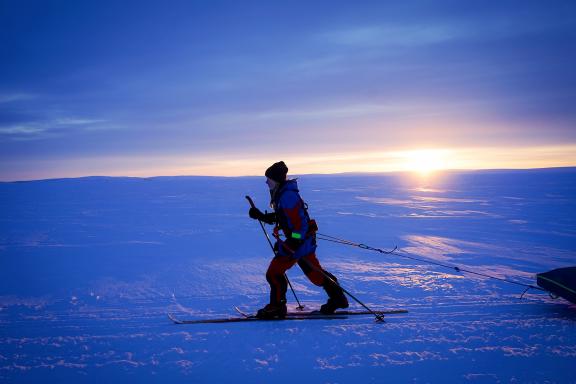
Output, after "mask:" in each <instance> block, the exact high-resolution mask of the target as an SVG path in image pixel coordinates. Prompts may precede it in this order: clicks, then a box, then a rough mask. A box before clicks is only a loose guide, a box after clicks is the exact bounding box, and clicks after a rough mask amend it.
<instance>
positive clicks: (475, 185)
mask: <svg viewBox="0 0 576 384" xmlns="http://www.w3.org/2000/svg"><path fill="white" fill-rule="evenodd" d="M299 184H300V187H301V192H302V195H303V197H304V198H305V199H306V200H307V202H308V204H309V206H310V212H311V214H312V215H313V217H314V218H316V220H317V221H318V223H319V226H320V232H322V233H326V234H329V235H332V236H338V237H343V238H346V239H349V240H353V241H355V242H359V243H365V244H369V245H371V246H374V247H378V248H383V249H391V248H393V247H394V246H395V245H397V246H398V247H399V250H398V252H397V255H384V254H380V253H376V252H370V251H366V250H362V249H359V248H353V247H347V246H343V245H338V244H334V243H330V242H320V244H319V245H320V246H319V250H318V255H319V258H320V261H321V262H322V264H323V266H324V267H325V268H326V269H327V270H329V271H331V272H332V273H334V274H335V275H336V276H338V278H339V279H340V282H341V284H342V285H343V286H344V287H345V288H347V289H348V290H350V291H351V292H353V293H354V294H355V295H356V296H357V297H358V298H360V299H361V300H363V301H364V302H365V303H366V304H368V305H369V306H371V307H373V308H375V309H395V308H405V309H408V310H409V313H407V314H397V315H389V316H387V317H386V319H387V322H386V323H384V324H379V323H375V322H373V321H372V319H371V318H370V317H362V316H359V317H354V318H350V319H346V320H318V321H287V322H258V323H242V324H239V323H232V324H212V325H208V324H207V325H190V326H184V325H174V324H172V323H171V322H170V321H169V320H168V319H167V317H166V314H167V313H168V312H172V313H175V314H177V315H178V316H179V317H181V318H209V317H224V316H234V315H236V314H235V312H234V310H233V306H234V305H239V306H241V307H242V308H244V309H245V310H248V311H250V310H255V309H256V308H258V307H259V306H262V305H264V304H265V303H266V300H267V295H268V287H267V283H266V281H265V278H264V272H265V270H266V267H267V263H268V261H269V259H270V256H271V255H270V254H271V252H270V249H269V246H268V244H267V242H266V240H265V239H264V237H263V234H262V232H261V229H260V227H259V225H258V224H257V223H256V222H254V221H253V220H250V219H249V218H248V216H247V210H248V204H247V202H246V200H245V199H244V196H245V195H251V196H252V197H253V198H254V200H255V201H256V203H257V204H258V205H259V206H260V208H262V209H264V208H266V206H267V201H268V196H267V193H268V192H267V190H266V185H265V184H264V178H254V177H245V178H209V177H160V178H151V179H137V178H105V177H97V178H82V179H62V180H46V181H34V182H21V183H0V212H1V214H0V229H1V230H0V263H1V264H0V265H1V268H0V381H2V382H59V383H62V382H70V383H72V382H73V383H78V382H94V383H96V382H98V383H101V382H128V381H131V382H193V383H194V382H199V383H204V382H206V383H208V382H210V383H212V382H232V381H234V382H237V381H239V380H240V381H242V382H247V383H269V382H275V383H294V382H300V383H357V382H362V383H382V382H391V383H395V382H416V383H436V382H438V383H440V382H441V383H461V382H473V383H496V382H522V383H524V382H532V383H576V370H575V369H574V367H575V366H576V365H575V364H576V307H575V306H574V305H570V304H569V303H568V302H566V301H564V300H562V299H557V300H554V299H552V298H550V297H549V296H547V295H546V294H543V293H540V292H538V291H534V290H531V291H528V293H526V294H525V295H524V298H523V299H520V295H521V294H522V291H523V288H522V287H519V286H515V285H511V284H505V283H502V282H499V281H495V280H491V279H486V278H484V277H481V276H477V275H469V274H462V273H459V272H457V271H456V270H454V269H447V268H442V267H437V266H432V265H429V264H423V263H420V262H417V261H415V260H412V259H407V258H403V257H401V255H409V256H412V257H417V258H419V259H426V260H430V261H433V262H436V263H442V264H447V265H452V266H459V267H463V268H467V269H470V270H473V271H476V272H479V273H483V274H488V275H492V276H495V277H498V278H504V279H511V280H514V281H517V282H521V283H525V284H535V279H534V275H535V274H536V273H538V272H542V271H546V270H549V269H553V268H557V267H564V266H572V265H576V209H575V202H576V170H575V169H553V170H534V171H492V172H469V173H446V174H443V175H441V176H439V177H436V178H430V179H428V180H419V179H415V178H411V177H409V176H407V175H333V176H302V177H300V178H299ZM288 275H289V277H290V279H291V281H292V283H293V285H294V288H295V290H296V291H297V293H298V295H299V298H300V300H301V301H303V302H304V303H305V304H306V306H307V307H308V308H310V309H314V308H316V307H318V306H319V305H320V304H322V303H323V302H324V300H325V295H324V293H323V292H322V291H321V290H320V289H318V288H317V287H315V286H313V285H312V284H311V283H309V282H308V281H307V280H306V278H305V277H303V275H302V273H301V271H300V270H299V269H298V267H294V268H293V269H292V270H290V271H289V273H288ZM288 298H289V300H290V301H291V303H290V305H291V306H292V307H294V306H295V302H294V300H293V298H292V297H291V296H290V293H289V296H288ZM355 306H357V305H355Z"/></svg>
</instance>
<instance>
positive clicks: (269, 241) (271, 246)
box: [246, 196, 304, 311]
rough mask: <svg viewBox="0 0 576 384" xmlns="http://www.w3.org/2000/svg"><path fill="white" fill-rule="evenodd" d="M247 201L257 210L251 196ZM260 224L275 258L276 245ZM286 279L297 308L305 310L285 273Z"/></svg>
mask: <svg viewBox="0 0 576 384" xmlns="http://www.w3.org/2000/svg"><path fill="white" fill-rule="evenodd" d="M246 200H248V202H249V203H250V206H251V207H252V208H256V205H255V204H254V201H253V200H252V198H251V197H250V196H246ZM258 222H259V223H260V228H262V231H263V232H264V235H265V236H266V240H268V244H269V245H270V248H271V249H272V252H273V253H274V256H276V251H275V250H274V245H272V240H270V236H269V235H268V232H266V228H264V224H262V221H261V220H260V219H258ZM284 277H285V278H286V281H287V282H288V286H289V287H290V290H291V291H292V294H293V295H294V298H295V299H296V302H297V303H298V306H297V307H296V309H298V310H299V311H301V310H303V309H304V306H303V305H302V304H300V300H298V296H296V292H295V291H294V288H293V287H292V283H291V282H290V279H288V275H286V273H284Z"/></svg>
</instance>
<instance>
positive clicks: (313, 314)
mask: <svg viewBox="0 0 576 384" xmlns="http://www.w3.org/2000/svg"><path fill="white" fill-rule="evenodd" d="M234 309H235V310H236V312H238V313H239V314H240V316H239V317H224V318H216V319H194V320H182V319H178V318H177V317H176V316H174V315H173V314H171V313H168V318H169V319H170V320H172V321H173V322H174V323H175V324H218V323H242V322H250V321H284V320H334V319H347V318H348V316H355V315H373V313H372V312H369V311H336V312H334V313H333V314H330V315H326V314H323V313H321V312H320V311H302V312H288V313H287V314H286V317H285V318H283V319H259V318H257V317H256V316H255V315H250V314H248V313H246V312H244V311H242V310H241V309H240V308H238V307H234ZM407 312H408V311H407V310H405V309H392V310H386V311H375V313H376V314H379V315H389V314H400V313H407Z"/></svg>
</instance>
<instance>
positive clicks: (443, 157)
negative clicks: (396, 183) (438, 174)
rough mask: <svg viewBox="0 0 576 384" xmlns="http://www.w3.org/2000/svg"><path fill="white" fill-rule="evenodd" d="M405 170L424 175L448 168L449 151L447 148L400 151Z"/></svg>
mask: <svg viewBox="0 0 576 384" xmlns="http://www.w3.org/2000/svg"><path fill="white" fill-rule="evenodd" d="M399 157H400V158H402V166H403V168H404V170H405V171H410V172H416V173H418V174H420V175H422V176H427V175H430V174H431V173H433V172H435V171H438V170H441V169H447V168H448V167H449V165H448V152H447V151H446V150H437V149H429V150H414V151H405V152H401V153H399Z"/></svg>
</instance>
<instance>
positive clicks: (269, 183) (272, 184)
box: [266, 177, 278, 190]
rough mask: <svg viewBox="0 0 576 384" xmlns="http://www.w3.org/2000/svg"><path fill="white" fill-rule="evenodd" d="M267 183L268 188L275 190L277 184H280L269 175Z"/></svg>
mask: <svg viewBox="0 0 576 384" xmlns="http://www.w3.org/2000/svg"><path fill="white" fill-rule="evenodd" d="M266 185H268V188H269V189H270V190H273V189H274V188H276V185H278V183H277V182H275V181H274V180H272V179H271V178H269V177H267V178H266Z"/></svg>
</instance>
